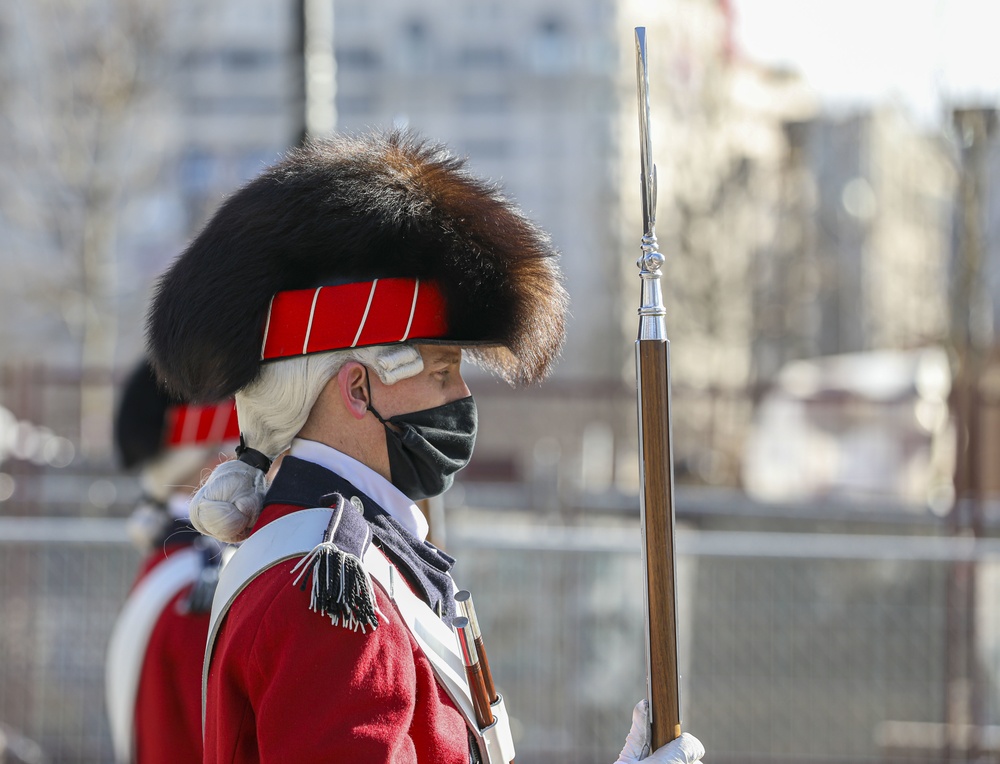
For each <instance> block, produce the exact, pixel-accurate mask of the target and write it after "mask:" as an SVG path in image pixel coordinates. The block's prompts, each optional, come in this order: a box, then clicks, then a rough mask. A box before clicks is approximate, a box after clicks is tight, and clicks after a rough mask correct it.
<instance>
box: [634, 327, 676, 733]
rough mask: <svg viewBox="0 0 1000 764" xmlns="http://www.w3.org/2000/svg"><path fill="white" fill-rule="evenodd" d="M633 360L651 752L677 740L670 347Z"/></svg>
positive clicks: (644, 344)
mask: <svg viewBox="0 0 1000 764" xmlns="http://www.w3.org/2000/svg"><path fill="white" fill-rule="evenodd" d="M637 354H638V361H639V369H640V379H639V381H638V385H639V421H640V426H641V428H642V443H641V455H640V456H641V459H642V464H643V523H644V541H645V549H644V552H645V563H646V585H647V591H648V605H649V607H648V616H649V623H648V628H649V674H650V677H649V685H650V694H651V697H650V698H649V704H650V713H651V715H652V740H651V741H650V742H651V747H652V750H656V749H657V748H659V747H661V746H663V745H666V744H667V743H669V742H670V741H671V740H673V739H675V738H677V737H679V736H680V734H681V713H680V688H679V676H678V666H677V602H676V601H677V584H676V570H675V561H676V555H675V552H674V497H673V489H674V481H673V446H672V442H671V433H670V347H669V343H668V342H667V341H666V340H640V341H639V342H638V343H637Z"/></svg>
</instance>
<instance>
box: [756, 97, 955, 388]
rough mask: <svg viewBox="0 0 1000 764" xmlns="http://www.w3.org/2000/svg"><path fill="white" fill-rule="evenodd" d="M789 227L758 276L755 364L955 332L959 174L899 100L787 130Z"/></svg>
mask: <svg viewBox="0 0 1000 764" xmlns="http://www.w3.org/2000/svg"><path fill="white" fill-rule="evenodd" d="M786 136H787V154H786V156H785V165H784V167H783V171H782V178H781V182H782V184H783V186H784V187H783V189H782V204H781V207H782V209H781V224H780V229H779V231H778V232H777V236H776V237H775V239H774V243H773V247H772V248H771V249H770V251H769V252H768V253H767V257H765V258H762V261H761V268H760V269H759V270H758V272H757V274H756V277H757V278H756V284H757V296H756V300H755V302H756V310H755V317H756V320H755V324H756V326H755V332H754V335H755V337H754V344H755V351H754V362H755V365H756V368H757V378H758V379H759V380H761V381H768V380H770V379H772V378H773V377H774V375H775V373H776V372H777V370H778V369H779V368H780V367H781V366H782V364H784V363H785V362H788V361H791V360H798V359H802V358H813V357H817V356H825V355H835V354H841V353H857V352H862V351H868V350H887V349H913V348H919V347H924V346H927V345H931V344H938V343H942V342H944V341H945V340H946V338H947V336H948V321H949V315H948V283H949V260H950V256H949V252H950V239H951V228H952V223H951V214H952V212H951V211H952V204H953V198H954V193H955V188H956V180H957V176H956V171H955V167H954V164H953V161H952V159H951V157H950V155H949V152H948V150H947V147H946V146H945V144H944V143H943V141H942V140H941V139H940V138H939V137H937V136H933V135H928V134H927V133H926V132H925V131H924V130H923V129H921V128H918V127H917V126H916V125H915V124H914V123H913V122H911V121H910V120H909V119H908V118H907V117H906V115H904V114H902V113H900V112H899V111H898V110H896V109H894V108H892V107H884V108H877V109H874V110H872V111H868V112H863V113H857V114H854V115H850V116H845V117H838V116H823V117H817V118H814V119H810V120H805V121H797V122H789V123H788V125H787V126H786Z"/></svg>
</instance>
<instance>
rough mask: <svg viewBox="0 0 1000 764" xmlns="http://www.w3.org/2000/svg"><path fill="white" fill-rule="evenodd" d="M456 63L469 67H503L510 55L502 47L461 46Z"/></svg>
mask: <svg viewBox="0 0 1000 764" xmlns="http://www.w3.org/2000/svg"><path fill="white" fill-rule="evenodd" d="M458 63H459V65H460V66H464V67H468V68H470V69H505V68H507V66H509V64H510V56H509V55H508V53H507V51H506V50H505V49H504V48H462V49H461V50H460V51H459V52H458Z"/></svg>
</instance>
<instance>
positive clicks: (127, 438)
mask: <svg viewBox="0 0 1000 764" xmlns="http://www.w3.org/2000/svg"><path fill="white" fill-rule="evenodd" d="M175 403H177V401H176V400H175V399H174V398H173V397H171V396H170V395H168V394H167V393H166V392H165V391H164V390H163V388H161V387H160V385H159V384H157V381H156V375H155V374H154V372H153V369H152V367H151V366H150V365H149V363H148V362H146V361H142V362H140V363H139V365H138V366H137V367H136V368H135V369H133V370H132V373H131V374H129V376H128V379H127V380H126V381H125V385H124V386H123V387H122V391H121V399H120V400H119V402H118V410H117V411H116V412H115V448H116V450H117V451H118V459H119V461H120V462H121V465H122V466H123V467H124V468H125V469H132V468H133V467H137V466H139V465H141V464H145V463H146V462H148V461H149V460H151V459H154V458H156V457H158V456H159V455H160V454H161V453H162V452H163V440H164V437H165V435H166V432H165V431H166V426H167V421H166V420H167V410H168V409H169V408H170V406H172V405H174V404H175Z"/></svg>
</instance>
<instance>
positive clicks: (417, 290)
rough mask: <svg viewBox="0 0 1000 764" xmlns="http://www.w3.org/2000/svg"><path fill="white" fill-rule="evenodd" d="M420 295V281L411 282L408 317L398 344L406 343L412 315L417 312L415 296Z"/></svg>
mask: <svg viewBox="0 0 1000 764" xmlns="http://www.w3.org/2000/svg"><path fill="white" fill-rule="evenodd" d="M418 294H420V279H416V280H415V281H414V282H413V302H412V303H410V317H409V318H408V319H407V320H406V331H404V332H403V336H402V338H401V339H400V340H399V341H400V342H406V338H407V337H409V336H410V327H411V326H412V325H413V314H414V313H416V312H417V295H418Z"/></svg>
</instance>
